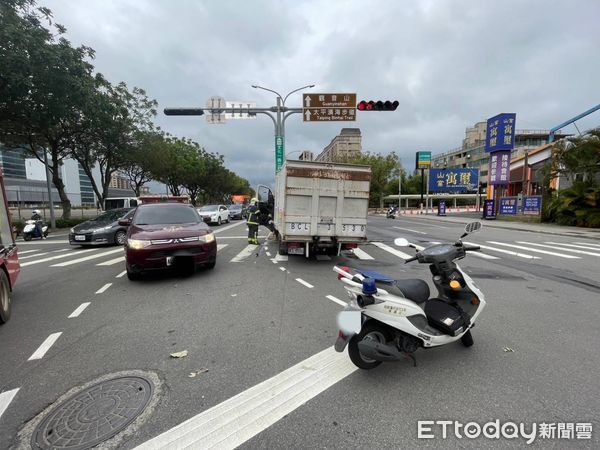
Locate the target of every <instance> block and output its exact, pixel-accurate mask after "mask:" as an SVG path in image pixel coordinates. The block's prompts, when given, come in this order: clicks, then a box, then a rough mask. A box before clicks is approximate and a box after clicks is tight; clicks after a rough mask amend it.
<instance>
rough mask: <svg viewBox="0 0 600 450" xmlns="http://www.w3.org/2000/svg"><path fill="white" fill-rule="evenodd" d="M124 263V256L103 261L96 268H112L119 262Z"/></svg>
mask: <svg viewBox="0 0 600 450" xmlns="http://www.w3.org/2000/svg"><path fill="white" fill-rule="evenodd" d="M123 261H125V257H124V256H119V257H118V258H115V259H109V260H108V261H104V262H101V263H98V264H96V265H97V266H112V265H113V264H118V263H120V262H123Z"/></svg>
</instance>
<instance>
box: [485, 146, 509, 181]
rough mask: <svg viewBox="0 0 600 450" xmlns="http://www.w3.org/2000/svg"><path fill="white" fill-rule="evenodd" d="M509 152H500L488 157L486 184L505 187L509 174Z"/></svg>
mask: <svg viewBox="0 0 600 450" xmlns="http://www.w3.org/2000/svg"><path fill="white" fill-rule="evenodd" d="M510 154H511V151H510V150H500V151H497V152H494V153H492V154H491V155H490V166H489V169H488V184H491V185H499V184H500V185H506V184H508V179H509V174H510Z"/></svg>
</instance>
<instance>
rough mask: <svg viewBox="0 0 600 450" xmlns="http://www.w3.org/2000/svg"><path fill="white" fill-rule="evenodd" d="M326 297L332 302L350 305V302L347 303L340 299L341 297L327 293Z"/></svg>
mask: <svg viewBox="0 0 600 450" xmlns="http://www.w3.org/2000/svg"><path fill="white" fill-rule="evenodd" d="M325 298H328V299H329V300H331V301H332V302H335V303H337V304H338V305H341V306H348V303H346V302H345V301H343V300H340V299H339V298H336V297H334V296H333V295H326V296H325Z"/></svg>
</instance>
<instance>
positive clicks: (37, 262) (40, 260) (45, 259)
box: [21, 248, 96, 267]
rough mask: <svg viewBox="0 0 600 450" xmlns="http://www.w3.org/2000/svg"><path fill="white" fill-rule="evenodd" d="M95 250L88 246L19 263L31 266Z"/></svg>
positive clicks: (23, 265)
mask: <svg viewBox="0 0 600 450" xmlns="http://www.w3.org/2000/svg"><path fill="white" fill-rule="evenodd" d="M94 250H96V249H95V248H88V249H86V250H77V251H74V252H69V253H63V254H62V255H57V256H49V257H48V258H42V259H36V260H35V261H27V262H26V263H23V264H21V267H27V266H31V265H33V264H40V263H44V262H48V261H54V260H55V259H62V258H68V257H69V256H74V255H81V254H82V253H87V252H92V251H94Z"/></svg>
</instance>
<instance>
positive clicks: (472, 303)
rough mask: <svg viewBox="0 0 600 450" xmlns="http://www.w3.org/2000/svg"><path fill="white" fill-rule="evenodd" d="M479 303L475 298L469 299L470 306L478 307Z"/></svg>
mask: <svg viewBox="0 0 600 450" xmlns="http://www.w3.org/2000/svg"><path fill="white" fill-rule="evenodd" d="M479 303H480V301H479V299H478V298H477V297H473V298H472V299H471V305H479Z"/></svg>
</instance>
